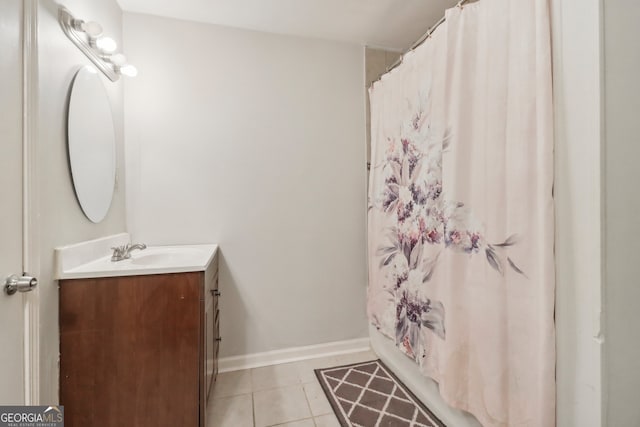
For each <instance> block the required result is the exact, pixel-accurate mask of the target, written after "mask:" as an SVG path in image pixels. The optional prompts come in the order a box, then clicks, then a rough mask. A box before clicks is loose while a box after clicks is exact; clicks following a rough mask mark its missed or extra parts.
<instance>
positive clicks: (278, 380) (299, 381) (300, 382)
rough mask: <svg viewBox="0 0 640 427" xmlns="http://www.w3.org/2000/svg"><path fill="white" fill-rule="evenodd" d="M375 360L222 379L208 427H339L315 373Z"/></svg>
mask: <svg viewBox="0 0 640 427" xmlns="http://www.w3.org/2000/svg"><path fill="white" fill-rule="evenodd" d="M377 358H378V357H377V356H376V355H375V353H373V352H372V351H365V352H360V353H351V354H345V355H341V356H333V357H323V358H319V359H310V360H305V361H301V362H294V363H287V364H283V365H274V366H266V367H264V368H255V369H247V370H244V371H234V372H226V373H222V374H219V375H218V380H217V381H216V384H215V386H214V389H213V397H212V399H210V401H209V405H208V407H207V411H208V420H209V421H208V427H271V426H281V427H340V424H339V423H338V420H337V419H336V417H335V415H334V414H333V410H332V409H331V406H330V405H329V402H328V401H327V398H326V397H325V395H324V392H323V391H322V388H321V387H320V384H319V383H318V380H317V379H316V375H315V373H314V372H313V370H314V369H317V368H328V367H332V366H340V365H348V364H350V363H358V362H364V361H367V360H374V359H377Z"/></svg>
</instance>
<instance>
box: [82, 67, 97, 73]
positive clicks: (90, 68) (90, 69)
mask: <svg viewBox="0 0 640 427" xmlns="http://www.w3.org/2000/svg"><path fill="white" fill-rule="evenodd" d="M84 68H86V69H87V71H88V72H90V73H91V74H98V70H96V68H95V67H94V66H92V65H86V66H85V67H84Z"/></svg>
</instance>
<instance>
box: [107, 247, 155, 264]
mask: <svg viewBox="0 0 640 427" xmlns="http://www.w3.org/2000/svg"><path fill="white" fill-rule="evenodd" d="M111 249H113V255H111V262H117V261H122V260H123V259H129V258H131V251H132V250H134V249H140V250H143V249H147V245H145V244H144V243H135V244H131V243H127V244H126V245H122V246H116V247H115V248H111Z"/></svg>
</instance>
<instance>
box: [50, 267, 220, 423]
mask: <svg viewBox="0 0 640 427" xmlns="http://www.w3.org/2000/svg"><path fill="white" fill-rule="evenodd" d="M217 294H218V268H217V259H216V258H214V260H213V261H212V262H211V264H210V265H209V267H208V268H207V270H206V271H198V272H188V273H172V274H156V275H143V276H126V277H105V278H95V279H73V280H61V281H60V404H61V405H64V409H65V425H66V426H67V427H74V426H75V427H85V426H93V427H101V426H105V427H121V426H123V425H127V426H139V427H146V426H149V427H158V426H182V427H189V426H193V427H196V426H199V427H205V426H206V419H205V415H206V403H207V398H208V395H209V393H210V390H211V386H212V384H213V382H214V381H215V377H216V374H217V355H218V343H219V341H217V339H218V338H219V332H218V331H219V327H218V321H219V317H218V297H217Z"/></svg>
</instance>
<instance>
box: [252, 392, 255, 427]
mask: <svg viewBox="0 0 640 427" xmlns="http://www.w3.org/2000/svg"><path fill="white" fill-rule="evenodd" d="M251 415H252V416H253V427H256V403H255V399H254V397H253V392H252V393H251Z"/></svg>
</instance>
